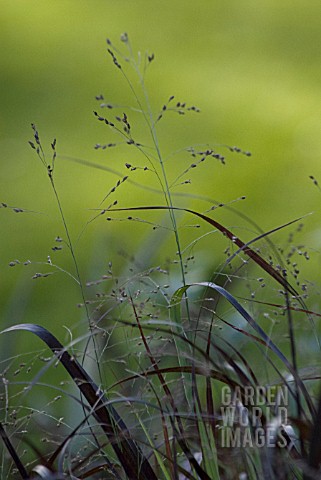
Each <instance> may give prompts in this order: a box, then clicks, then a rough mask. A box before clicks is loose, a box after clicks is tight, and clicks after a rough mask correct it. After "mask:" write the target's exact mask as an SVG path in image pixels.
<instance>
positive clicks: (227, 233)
mask: <svg viewBox="0 0 321 480" xmlns="http://www.w3.org/2000/svg"><path fill="white" fill-rule="evenodd" d="M135 210H136V211H137V210H178V211H182V212H187V213H191V214H192V215H195V216H197V217H199V218H202V219H203V220H205V222H207V223H209V224H210V225H212V226H213V227H215V228H216V229H217V230H219V231H220V232H221V233H223V235H224V236H225V237H227V238H229V239H230V240H231V241H232V242H233V243H235V245H237V246H238V247H239V251H238V253H240V252H244V253H245V254H246V255H247V256H248V257H250V258H251V259H252V260H253V261H254V262H255V263H256V264H257V265H259V266H260V267H261V268H262V269H263V270H264V271H265V272H266V273H268V274H269V275H270V276H271V277H272V278H274V279H275V280H276V281H277V282H278V283H279V284H280V285H282V286H283V287H284V288H285V289H286V290H287V291H288V292H290V293H291V294H292V295H295V296H296V295H297V292H296V291H295V289H294V288H293V287H292V285H291V284H290V283H289V282H288V281H287V280H286V279H285V278H284V277H283V276H282V275H281V274H280V273H279V272H278V271H277V270H275V269H274V268H273V267H272V265H270V264H269V263H268V262H267V261H266V260H264V258H263V257H261V256H260V255H259V254H258V253H256V252H255V251H254V250H252V249H251V248H250V247H249V245H250V244H251V243H253V242H254V241H256V240H258V239H260V238H263V237H266V236H267V235H269V234H270V233H274V232H276V231H278V230H281V229H282V228H284V227H287V226H288V225H291V224H292V223H295V222H298V221H299V220H300V218H298V219H295V220H292V221H291V222H289V223H286V224H284V225H281V226H280V227H277V228H274V229H273V230H270V231H269V232H265V233H264V234H261V235H260V236H259V237H257V238H256V239H254V240H251V241H250V242H248V243H244V242H243V241H242V240H241V239H240V238H239V237H237V236H236V235H234V234H233V233H232V232H231V231H230V230H229V229H228V228H226V227H224V225H222V224H221V223H219V222H217V221H216V220H213V219H212V218H210V217H208V216H207V215H204V214H203V213H199V212H196V211H195V210H191V209H189V208H180V207H170V206H164V205H150V206H146V207H126V208H112V209H110V210H109V211H111V212H121V211H135Z"/></svg>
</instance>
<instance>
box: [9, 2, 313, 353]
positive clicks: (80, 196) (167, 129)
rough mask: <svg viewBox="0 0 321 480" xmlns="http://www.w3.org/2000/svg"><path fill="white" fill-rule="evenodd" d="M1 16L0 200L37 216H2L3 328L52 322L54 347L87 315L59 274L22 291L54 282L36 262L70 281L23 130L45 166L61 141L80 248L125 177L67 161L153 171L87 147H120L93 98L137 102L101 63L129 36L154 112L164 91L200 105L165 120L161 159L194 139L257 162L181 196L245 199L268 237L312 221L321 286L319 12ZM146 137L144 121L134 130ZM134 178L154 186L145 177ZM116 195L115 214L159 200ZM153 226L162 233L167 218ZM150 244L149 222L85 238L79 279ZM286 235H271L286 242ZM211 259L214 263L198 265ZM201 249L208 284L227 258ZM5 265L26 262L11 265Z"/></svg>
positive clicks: (89, 7) (229, 6)
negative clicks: (37, 141) (146, 57)
mask: <svg viewBox="0 0 321 480" xmlns="http://www.w3.org/2000/svg"><path fill="white" fill-rule="evenodd" d="M0 5H1V16H0V27H1V28H0V39H1V52H0V58H1V70H0V72H1V73H0V75H1V89H0V96H1V118H0V122H1V123H0V126H1V128H0V142H1V150H0V151H1V176H0V191H1V197H0V202H5V203H7V204H8V205H11V206H15V207H20V208H24V209H29V210H33V211H37V212H42V213H41V214H33V213H21V214H16V213H14V212H13V211H12V210H9V209H4V208H3V209H1V211H0V214H1V222H2V229H1V231H2V234H1V240H0V241H1V248H0V269H1V277H0V294H1V295H0V302H1V305H0V308H1V325H2V327H3V328H4V327H6V326H9V325H11V324H12V323H17V322H26V321H30V322H35V323H41V324H43V325H49V326H50V328H51V329H52V330H53V331H54V332H55V333H57V334H58V335H60V336H61V335H63V334H64V333H63V332H64V330H63V329H62V325H73V324H74V323H75V322H76V323H77V322H78V320H79V317H80V315H81V314H80V313H79V310H77V309H76V304H77V303H78V302H79V301H81V299H80V297H79V290H78V288H77V287H76V286H75V285H74V284H73V282H72V281H71V280H70V278H69V277H68V276H65V275H63V274H55V275H53V276H50V277H48V278H46V279H39V280H37V281H34V280H31V277H32V276H33V275H34V274H35V273H36V272H47V271H50V268H49V267H48V266H46V265H43V264H37V262H40V263H41V262H43V263H44V264H45V263H46V261H47V255H51V257H52V261H53V262H55V263H57V264H59V265H60V266H61V267H62V268H65V269H66V270H70V271H73V265H72V263H71V260H70V258H69V257H70V256H69V254H68V252H67V251H66V249H65V250H64V252H61V253H60V254H59V255H60V256H59V255H58V254H54V253H53V252H52V250H51V248H52V247H53V246H54V245H55V242H54V239H55V237H56V236H57V235H60V236H61V237H64V238H65V234H64V232H63V228H62V225H61V220H60V217H59V213H58V210H57V206H56V203H55V200H54V196H53V192H52V190H51V189H50V184H49V182H48V178H47V176H46V172H45V170H44V169H43V167H42V165H41V163H40V161H39V160H38V159H37V157H36V155H35V154H34V151H32V150H31V149H30V147H29V146H28V140H31V139H32V131H31V128H30V124H31V122H34V123H35V124H36V125H37V127H38V129H39V132H40V137H41V140H42V143H43V146H44V147H45V148H46V149H47V151H48V154H49V158H50V142H51V141H52V139H53V138H57V151H58V159H57V164H56V185H57V189H58V191H59V195H60V199H61V202H62V205H63V208H64V212H65V215H66V219H67V223H68V225H69V228H70V230H71V234H72V237H73V239H76V238H77V236H78V234H79V232H80V231H81V230H82V227H83V225H84V223H85V222H86V221H87V220H88V219H89V218H90V217H91V215H92V214H91V213H90V212H89V210H88V209H89V208H96V207H98V206H99V203H100V201H101V200H102V198H103V197H104V196H105V194H106V192H108V191H109V189H110V188H111V187H112V186H113V185H114V184H115V183H116V181H117V179H118V177H117V176H116V175H113V174H111V173H108V172H104V171H102V170H98V169H94V168H89V167H87V166H84V165H80V164H76V163H72V162H70V161H68V160H67V159H66V158H65V157H63V155H65V156H72V157H76V158H80V159H83V160H87V161H90V162H93V163H99V164H100V165H103V166H107V167H109V168H113V169H115V170H117V171H119V172H121V176H122V175H125V174H127V172H126V168H125V167H124V164H125V162H129V163H132V164H135V163H136V164H139V165H144V164H145V163H146V160H145V159H144V158H143V157H139V156H138V154H137V153H134V154H133V153H132V152H133V150H129V149H124V148H120V149H115V150H112V151H108V152H107V151H100V150H98V151H96V150H94V148H93V147H94V145H95V144H96V143H108V142H110V141H114V140H115V139H114V138H113V136H112V134H111V132H110V131H109V130H108V129H106V127H103V126H102V125H101V124H100V123H99V122H97V121H96V119H95V118H94V116H93V113H92V112H93V110H94V109H97V102H96V100H95V96H96V95H98V94H101V93H102V94H104V96H105V99H106V101H108V102H115V103H123V104H129V103H130V104H133V105H135V101H134V99H133V97H132V95H131V93H130V91H129V89H128V86H127V85H126V83H125V82H124V80H123V78H122V77H121V76H120V75H119V72H118V71H117V69H116V68H114V66H113V64H112V62H111V59H110V57H109V55H108V53H107V51H106V47H107V45H106V38H107V37H108V38H110V39H111V40H112V41H113V42H114V44H115V45H119V46H120V47H121V48H123V47H124V46H123V45H120V42H119V37H120V34H121V33H122V32H127V33H128V35H129V38H130V39H131V42H132V46H133V50H134V52H137V51H138V50H139V51H141V52H143V53H144V52H145V51H148V52H149V53H154V54H155V60H154V62H153V63H152V64H151V66H150V68H149V70H148V73H147V77H146V85H147V88H148V92H149V95H150V102H151V105H152V107H153V109H154V111H156V112H157V111H158V110H159V109H160V108H161V106H162V105H163V104H164V103H165V102H166V101H167V99H168V98H169V96H170V95H175V98H176V99H177V100H180V101H185V102H187V103H188V104H189V105H196V106H197V107H199V108H200V109H201V113H200V114H191V115H186V116H184V117H183V116H182V117H179V116H178V115H177V116H176V115H169V116H168V117H167V119H166V118H165V119H164V121H163V124H162V125H160V141H161V148H162V151H163V152H164V154H165V155H167V154H169V153H170V152H171V151H175V150H177V149H180V148H182V147H185V146H189V145H192V144H203V143H208V144H210V145H215V144H228V145H232V146H233V145H237V146H239V147H240V148H242V149H244V150H249V151H251V152H252V156H251V157H245V156H242V155H232V154H228V155H227V162H226V165H225V166H224V165H221V164H220V163H219V162H217V161H214V162H205V164H204V165H202V166H200V167H199V168H198V169H195V171H193V172H192V173H193V175H192V178H193V182H192V184H191V185H187V186H186V187H185V190H184V188H183V187H181V188H178V189H177V191H180V192H183V191H185V192H186V193H192V194H194V195H205V196H209V197H212V198H214V199H217V200H219V201H221V202H230V201H232V200H234V199H237V198H238V197H240V196H242V195H245V196H246V200H245V201H243V202H239V203H236V204H234V207H235V208H237V209H238V210H239V211H240V212H242V213H245V214H247V215H249V216H250V217H251V218H252V219H253V220H255V221H256V222H258V223H259V224H260V226H261V227H262V229H263V230H269V229H271V228H273V227H275V226H278V225H281V224H284V223H286V222H288V221H290V220H292V219H294V218H297V217H300V216H302V215H305V214H307V213H309V212H314V213H313V215H311V216H309V217H307V218H306V219H305V220H304V224H305V228H304V230H303V232H302V233H301V234H300V239H299V241H300V242H303V243H304V244H306V245H307V246H308V248H309V251H311V252H312V254H313V255H314V256H313V259H314V261H312V262H310V264H309V265H310V267H309V269H306V275H308V276H309V279H311V280H312V281H317V280H318V276H319V273H320V269H319V265H320V262H319V257H318V250H319V248H320V233H319V215H320V203H321V196H320V192H319V191H318V189H317V188H316V187H315V186H314V185H313V182H312V181H311V180H310V179H309V176H310V175H314V176H315V177H316V178H318V177H319V176H320V181H321V175H320V166H319V164H320V156H321V115H320V113H321V28H320V21H321V3H320V2H319V1H317V0H311V1H309V2H306V1H303V0H291V1H290V0H284V1H282V2H280V1H276V0H266V1H264V2H258V1H257V0H243V1H242V2H240V1H237V0H229V1H228V2H226V1H223V0H198V1H197V2H192V1H186V0H162V1H158V2H151V1H147V0H134V1H129V0H91V1H90V2H88V1H84V0H78V1H77V2H76V1H74V0H72V1H71V0H63V1H60V0H56V1H54V2H52V1H48V0H41V1H34V0H30V1H28V2H27V1H25V0H13V1H11V2H5V1H1V2H0ZM105 113H106V111H105ZM135 121H136V122H139V119H137V118H136V120H135ZM140 128H142V127H141V126H140V125H139V124H138V126H137V131H140ZM221 153H223V154H224V150H223V149H221ZM189 164H190V159H188V158H187V157H185V158H183V157H180V156H179V157H178V158H177V160H176V159H175V157H173V158H172V159H171V160H168V162H167V164H166V167H167V168H168V172H169V175H170V176H171V175H172V176H173V175H174V176H175V172H178V173H179V172H181V171H183V170H184V169H185V168H187V167H188V165H189ZM131 178H132V179H133V180H135V181H138V182H142V183H143V184H144V182H145V183H146V184H149V183H150V182H151V180H150V178H149V177H144V176H141V177H140V176H139V175H138V174H137V176H132V177H131ZM171 178H172V177H171ZM152 186H155V187H156V183H155V182H154V183H153V182H152ZM113 198H116V197H113ZM117 199H118V201H119V206H129V205H132V206H134V205H139V204H155V203H156V204H162V203H163V198H162V197H161V196H157V195H156V196H153V197H152V196H151V197H150V198H149V197H148V196H147V192H146V191H145V190H143V189H135V188H134V187H133V186H131V185H129V184H126V185H124V186H123V187H122V188H121V189H119V193H118V194H117ZM177 204H178V205H180V206H186V207H190V208H196V209H198V210H199V211H205V210H206V209H207V208H209V207H210V205H211V204H205V203H204V202H201V201H200V200H198V201H197V200H192V199H190V198H182V197H180V198H179V199H177ZM140 216H141V217H143V218H148V219H151V218H153V217H152V216H151V215H147V214H146V216H144V214H141V215H140ZM154 218H156V219H160V221H161V220H162V218H163V216H162V215H156V216H155V217H154ZM216 218H218V219H219V220H220V221H221V222H222V223H225V224H226V226H229V227H231V228H234V230H236V232H238V233H239V234H240V236H241V237H242V238H244V239H245V240H250V239H251V238H252V237H254V236H255V235H256V233H257V232H255V231H254V230H253V228H252V227H251V228H252V231H251V228H249V226H248V225H247V224H246V222H245V221H244V220H243V219H241V218H238V217H237V216H236V215H233V214H230V213H228V212H227V211H226V210H223V209H222V211H221V212H219V214H217V217H216ZM189 221H190V223H195V221H194V219H189ZM204 231H206V229H205V230H204ZM146 235H147V234H146V228H145V227H144V225H139V224H135V225H134V226H133V225H132V224H131V225H129V224H128V222H123V223H122V222H118V223H117V222H111V223H109V224H107V222H103V221H101V222H97V224H95V225H93V226H90V227H89V228H88V229H87V230H86V232H85V234H84V235H83V236H82V237H81V240H80V241H79V242H78V244H77V249H76V252H77V256H78V259H79V264H80V268H81V274H82V275H83V278H84V280H86V281H87V280H92V279H95V278H98V276H99V275H100V274H101V273H102V272H104V271H106V270H107V268H108V267H107V265H108V262H109V261H110V260H113V261H114V262H116V265H117V258H118V257H117V253H116V254H115V252H117V249H120V248H124V249H125V250H126V252H127V251H128V254H129V255H130V254H133V253H135V251H136V253H137V251H138V253H139V254H140V255H142V252H143V251H144V248H145V246H146V245H150V243H148V240H145V238H147V237H146ZM148 235H152V234H151V232H150V230H148ZM156 235H157V233H156ZM192 235H193V236H195V234H194V232H193V233H192ZM287 235H288V233H285V234H283V236H282V240H279V238H281V237H278V236H277V237H274V239H275V240H276V241H277V242H278V241H280V242H281V243H282V241H284V238H286V236H287ZM148 238H150V237H148ZM151 238H152V239H151V240H150V241H151V242H152V245H155V248H156V249H161V250H162V248H163V247H162V241H161V235H160V237H158V236H154V237H151ZM216 238H218V236H216V237H215V239H216ZM155 239H156V240H157V241H156V243H155ZM184 241H185V244H187V243H188V240H187V239H186V240H184ZM212 241H213V239H212ZM172 246H173V245H172ZM209 247H210V248H212V250H211V254H210V257H209V255H208V254H202V249H205V248H209ZM146 248H147V247H146ZM173 248H175V247H173ZM197 249H198V251H199V254H200V263H201V265H198V268H200V269H201V270H202V269H203V268H204V271H205V272H207V273H208V271H209V270H210V271H211V269H212V270H213V269H214V268H216V265H217V264H218V263H219V262H221V261H222V258H223V257H222V248H221V247H219V248H217V247H216V244H213V243H211V244H210V243H206V242H204V243H202V242H199V244H198V247H197ZM313 252H314V253H313ZM162 253H164V252H162ZM115 255H116V256H115ZM202 255H203V256H202ZM14 259H18V260H19V261H21V262H24V261H26V260H30V261H31V262H32V264H31V265H29V266H28V267H23V266H20V265H18V266H16V267H14V268H10V267H9V266H8V264H9V262H10V261H12V260H14ZM151 262H152V264H153V262H154V260H153V257H151ZM202 262H204V264H202ZM116 269H117V266H116ZM197 275H198V276H197V277H196V280H205V278H202V274H201V273H199V270H198V274H197ZM7 348H9V347H7Z"/></svg>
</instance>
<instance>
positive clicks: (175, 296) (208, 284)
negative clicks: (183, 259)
mask: <svg viewBox="0 0 321 480" xmlns="http://www.w3.org/2000/svg"><path fill="white" fill-rule="evenodd" d="M192 286H200V287H205V288H211V289H213V290H215V291H216V292H217V293H219V294H220V295H221V296H223V297H224V298H225V299H226V300H228V301H229V302H230V304H231V305H232V306H233V307H234V308H235V310H237V311H238V312H239V313H240V315H241V316H242V317H243V318H244V320H246V321H247V323H248V324H249V325H251V327H252V328H253V329H254V330H255V331H256V332H257V333H258V334H259V335H260V337H261V338H262V339H263V340H264V342H265V343H266V345H267V346H268V347H269V348H270V349H271V350H272V351H273V352H274V353H275V354H276V355H277V357H278V358H279V359H280V360H281V361H282V363H283V364H284V365H285V366H286V368H287V369H288V370H289V371H290V372H291V374H292V375H293V377H294V378H295V380H296V382H297V384H298V385H299V387H300V389H301V391H302V394H303V396H304V398H305V400H306V403H307V405H308V407H309V410H310V413H311V415H312V417H313V418H314V417H315V415H316V412H315V408H314V405H313V403H312V401H311V398H310V395H309V394H308V392H307V390H306V388H305V385H304V383H303V382H302V380H301V378H300V377H299V375H298V373H297V371H296V370H295V368H294V367H293V365H292V364H291V363H290V362H289V361H288V359H287V358H286V357H285V355H284V354H283V353H282V352H281V350H279V348H278V347H277V346H276V345H275V344H274V343H273V342H272V340H271V338H270V337H269V336H268V335H267V334H266V333H265V332H264V330H263V329H262V328H261V327H260V326H259V325H258V323H257V322H256V321H255V320H254V319H253V318H252V317H251V315H250V314H249V313H248V312H247V311H246V310H245V309H244V308H243V307H242V305H241V304H240V303H239V302H238V301H237V300H236V298H234V297H233V295H231V294H230V293H229V292H228V291H227V290H225V288H223V287H221V286H219V285H216V284H215V283H213V282H197V283H192V284H189V285H185V286H183V287H180V288H179V289H177V290H176V292H174V294H173V296H172V300H171V305H172V307H174V308H176V307H175V306H177V300H179V299H181V298H182V296H183V294H184V293H185V292H186V291H187V290H188V289H189V288H190V287H192Z"/></svg>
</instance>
